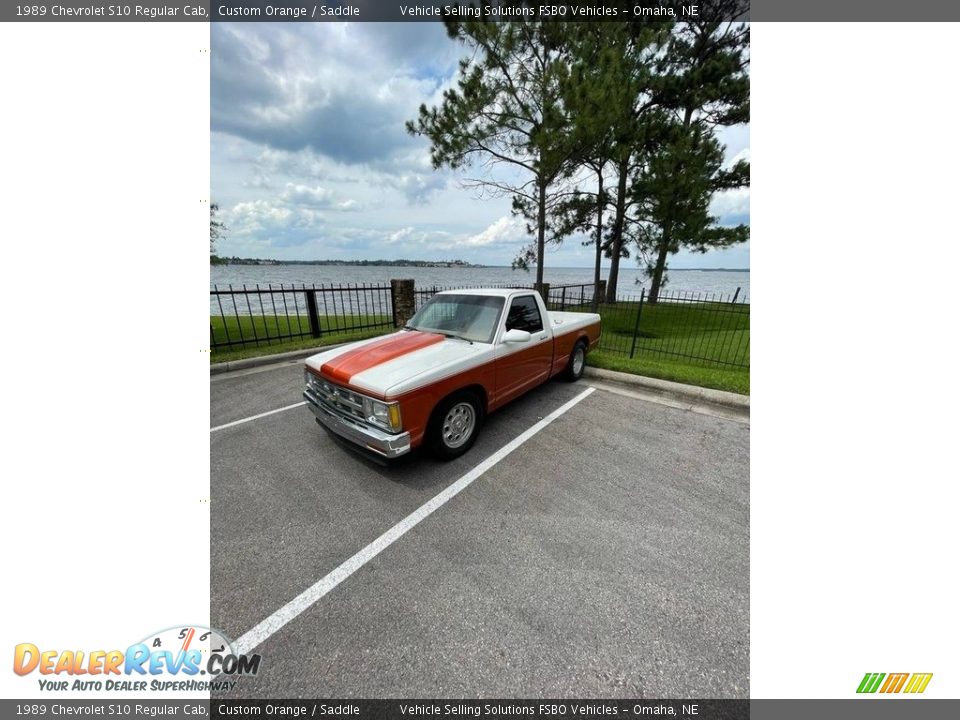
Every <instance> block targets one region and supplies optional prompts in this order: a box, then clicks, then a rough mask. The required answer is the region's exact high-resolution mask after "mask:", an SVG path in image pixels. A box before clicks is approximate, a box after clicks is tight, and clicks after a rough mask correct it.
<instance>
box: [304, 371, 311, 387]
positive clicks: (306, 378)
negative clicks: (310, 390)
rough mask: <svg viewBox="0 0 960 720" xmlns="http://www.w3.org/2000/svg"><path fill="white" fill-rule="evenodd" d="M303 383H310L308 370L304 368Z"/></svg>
mask: <svg viewBox="0 0 960 720" xmlns="http://www.w3.org/2000/svg"><path fill="white" fill-rule="evenodd" d="M303 384H304V385H309V384H310V371H309V370H307V369H306V368H304V369H303Z"/></svg>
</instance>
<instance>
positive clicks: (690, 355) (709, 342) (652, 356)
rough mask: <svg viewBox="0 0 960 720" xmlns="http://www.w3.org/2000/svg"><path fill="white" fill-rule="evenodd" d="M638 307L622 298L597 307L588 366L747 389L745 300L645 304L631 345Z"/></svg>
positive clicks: (747, 312) (745, 391)
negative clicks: (596, 336)
mask: <svg viewBox="0 0 960 720" xmlns="http://www.w3.org/2000/svg"><path fill="white" fill-rule="evenodd" d="M572 309H574V310H589V308H572ZM638 309H639V303H637V302H623V301H621V302H618V303H616V304H615V305H601V306H600V307H599V308H598V310H597V311H598V312H599V313H600V315H601V317H602V318H603V335H602V337H601V339H600V348H599V350H598V351H597V352H595V353H592V354H591V355H590V364H591V365H595V366H596V367H602V368H606V369H608V370H619V371H620V372H629V373H634V374H637V375H647V376H649V377H655V378H660V379H662V380H673V381H674V382H682V383H688V384H692V385H700V386H701V387H709V388H715V389H717V390H728V391H730V392H737V393H742V394H749V392H750V369H749V364H750V306H749V305H743V304H738V305H729V304H721V303H667V302H661V303H658V304H656V305H651V304H649V303H645V304H644V306H643V310H642V312H641V313H640V324H639V332H638V335H637V339H636V344H635V345H634V341H633V331H634V327H636V322H637V310H638ZM631 349H633V357H632V358H631V357H630V352H631ZM701 358H709V360H705V359H701ZM737 365H747V366H748V367H736V366H737Z"/></svg>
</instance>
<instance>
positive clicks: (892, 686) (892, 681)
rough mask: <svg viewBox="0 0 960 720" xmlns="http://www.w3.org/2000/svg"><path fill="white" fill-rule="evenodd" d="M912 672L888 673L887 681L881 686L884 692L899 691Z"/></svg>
mask: <svg viewBox="0 0 960 720" xmlns="http://www.w3.org/2000/svg"><path fill="white" fill-rule="evenodd" d="M909 676H910V673H890V674H889V675H887V681H886V682H885V683H883V687H881V688H880V692H882V693H898V692H900V688H902V687H903V684H904V683H905V682H906V681H907V678H908V677H909Z"/></svg>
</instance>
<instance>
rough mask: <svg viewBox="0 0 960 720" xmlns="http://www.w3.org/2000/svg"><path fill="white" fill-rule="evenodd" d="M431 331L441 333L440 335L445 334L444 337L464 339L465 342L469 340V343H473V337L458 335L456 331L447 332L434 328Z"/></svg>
mask: <svg viewBox="0 0 960 720" xmlns="http://www.w3.org/2000/svg"><path fill="white" fill-rule="evenodd" d="M431 332H435V333H439V334H440V335H443V336H444V337H448V338H456V339H457V340H463V341H464V342H468V343H470V344H471V345H473V340H471V339H470V338H468V337H464V336H463V335H457V334H456V333H452V332H446V331H445V330H433V331H431Z"/></svg>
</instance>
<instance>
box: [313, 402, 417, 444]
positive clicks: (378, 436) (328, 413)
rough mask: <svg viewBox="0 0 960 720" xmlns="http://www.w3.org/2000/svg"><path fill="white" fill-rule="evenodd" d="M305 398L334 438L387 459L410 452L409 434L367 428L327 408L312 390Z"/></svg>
mask: <svg viewBox="0 0 960 720" xmlns="http://www.w3.org/2000/svg"><path fill="white" fill-rule="evenodd" d="M303 399H304V400H306V401H307V407H308V408H310V412H312V413H313V414H314V415H315V416H316V418H317V422H319V423H320V424H321V425H323V426H324V427H325V428H326V429H327V430H329V431H330V432H332V433H333V434H334V435H337V436H339V437H341V438H343V439H344V440H347V441H349V442H352V443H353V444H354V445H359V446H360V447H361V448H364V449H366V450H370V451H372V452H374V453H376V454H377V455H380V456H382V457H385V458H396V457H400V456H401V455H405V454H406V453H408V452H410V433H408V432H405V433H400V434H399V435H391V434H390V433H387V432H384V431H383V430H378V429H377V428H374V427H370V426H369V425H364V424H363V423H362V422H360V421H359V420H355V419H354V418H352V417H348V416H346V415H344V414H343V413H341V412H339V411H337V410H336V409H334V408H332V407H330V406H329V405H327V403H325V402H324V401H323V400H321V399H320V396H319V395H317V394H316V393H315V392H313V390H311V389H310V388H307V389H306V390H304V391H303Z"/></svg>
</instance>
